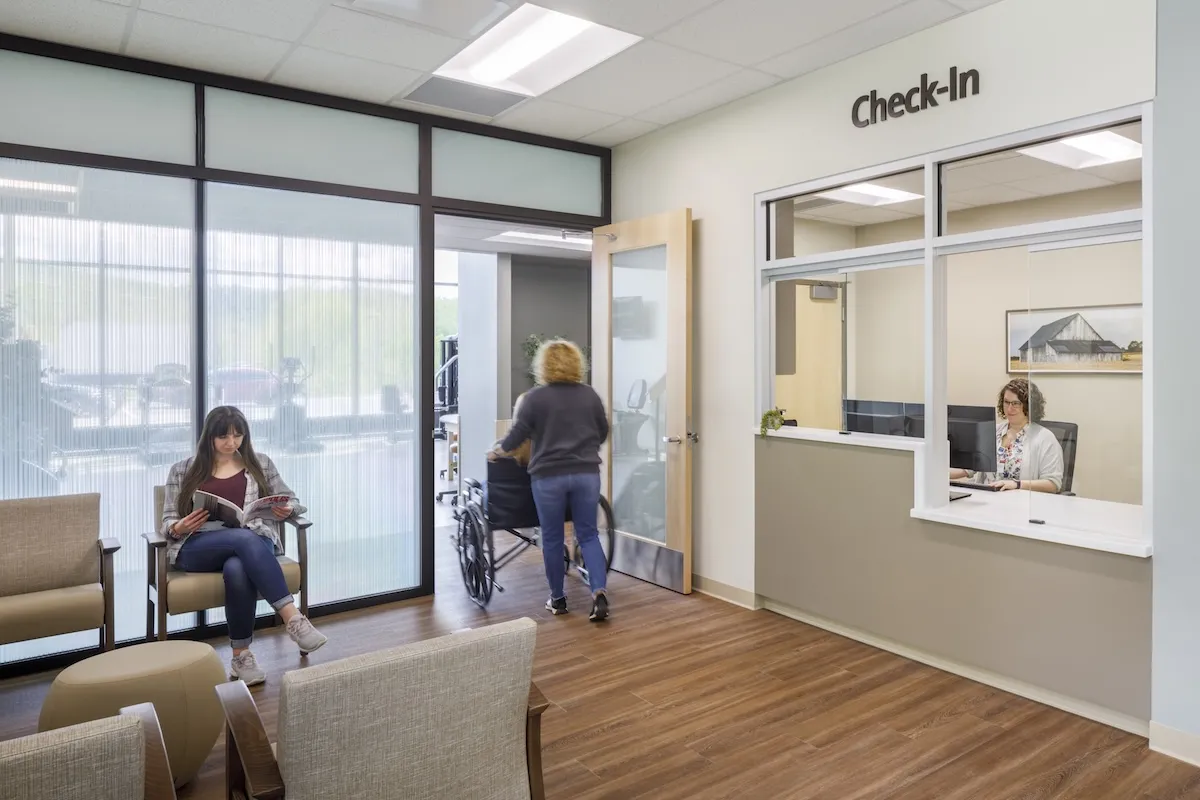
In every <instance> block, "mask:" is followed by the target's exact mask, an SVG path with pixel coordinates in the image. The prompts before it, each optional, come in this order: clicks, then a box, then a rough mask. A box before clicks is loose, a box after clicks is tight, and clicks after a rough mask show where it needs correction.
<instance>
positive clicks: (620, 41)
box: [434, 3, 641, 97]
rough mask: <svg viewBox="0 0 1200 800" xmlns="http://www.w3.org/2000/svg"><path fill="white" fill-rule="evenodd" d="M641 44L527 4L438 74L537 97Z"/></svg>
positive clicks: (625, 35) (627, 35) (628, 36)
mask: <svg viewBox="0 0 1200 800" xmlns="http://www.w3.org/2000/svg"><path fill="white" fill-rule="evenodd" d="M639 41H641V37H639V36H634V35H633V34H631V33H625V32H624V31H618V30H615V29H613V28H608V27H605V26H603V25H597V24H595V23H593V22H588V21H587V20H585V19H580V18H579V17H573V16H570V15H569V14H563V13H560V12H558V11H551V10H550V9H547V8H542V7H541V6H535V5H530V4H528V3H527V4H525V5H523V6H521V7H520V8H518V9H517V10H516V11H514V12H513V13H511V14H509V15H508V16H507V17H505V18H504V19H503V20H501V21H500V22H499V23H497V24H496V26H495V27H493V28H492V29H491V30H489V31H488V32H487V33H485V34H483V36H480V37H479V38H478V39H476V40H475V41H473V42H472V43H471V44H469V45H468V46H467V47H466V49H464V50H463V51H462V52H461V53H459V54H458V55H456V56H455V57H454V58H452V59H450V60H449V61H447V62H446V63H445V64H443V65H442V66H441V67H440V68H439V69H438V70H437V71H436V72H434V74H435V75H439V76H441V77H443V78H451V79H453V80H457V81H464V82H466V83H473V84H475V85H477V86H486V87H488V88H491V89H499V90H502V91H506V92H516V93H518V94H523V95H527V96H530V97H536V96H537V95H540V94H542V93H544V92H546V91H549V90H550V89H553V88H554V87H555V86H558V85H559V84H561V83H565V82H566V81H568V80H570V79H571V78H574V77H575V76H576V75H579V74H580V73H582V72H585V71H587V70H589V69H591V68H592V67H594V66H596V65H597V64H599V63H601V62H603V61H606V60H608V59H609V58H612V57H613V56H615V55H616V54H617V53H619V52H621V51H622V50H625V49H626V48H628V47H630V46H631V45H634V44H636V43H637V42H639Z"/></svg>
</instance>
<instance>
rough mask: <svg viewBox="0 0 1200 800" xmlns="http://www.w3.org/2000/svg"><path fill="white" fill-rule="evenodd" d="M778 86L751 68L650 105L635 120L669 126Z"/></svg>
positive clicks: (774, 80) (766, 76) (764, 74)
mask: <svg viewBox="0 0 1200 800" xmlns="http://www.w3.org/2000/svg"><path fill="white" fill-rule="evenodd" d="M776 83H779V78H776V77H775V76H774V75H767V74H766V73H764V72H758V71H756V70H752V69H744V70H741V71H740V72H735V73H734V74H732V75H730V76H729V77H727V78H722V79H721V80H719V81H717V82H716V83H711V84H709V85H708V86H704V87H702V88H700V89H696V90H695V91H692V92H688V93H687V94H685V95H683V96H682V97H677V98H675V99H674V100H668V101H667V102H665V103H662V104H661V105H657V106H654V107H653V108H649V109H647V110H645V111H643V112H642V113H641V114H639V115H638V118H639V119H644V120H647V121H648V122H655V123H658V124H659V125H670V124H671V123H672V122H676V121H678V120H681V119H686V118H687V117H692V116H695V115H696V114H699V113H702V112H704V111H708V110H709V109H711V108H716V107H717V106H723V105H725V104H726V103H730V102H733V101H734V100H737V99H739V98H741V97H746V96H747V95H751V94H754V93H755V92H760V91H762V90H763V89H766V88H767V87H769V86H773V85H775V84H776Z"/></svg>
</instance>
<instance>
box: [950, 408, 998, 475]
mask: <svg viewBox="0 0 1200 800" xmlns="http://www.w3.org/2000/svg"><path fill="white" fill-rule="evenodd" d="M984 412H987V413H986V414H985V413H984ZM985 416H986V419H985V418H984V417H985ZM946 433H947V435H948V436H949V438H950V468H951V469H969V470H972V471H974V472H995V471H996V409H994V408H987V407H985V406H950V408H949V413H948V415H947V419H946Z"/></svg>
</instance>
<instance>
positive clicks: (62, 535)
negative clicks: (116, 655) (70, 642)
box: [0, 494, 121, 650]
mask: <svg viewBox="0 0 1200 800" xmlns="http://www.w3.org/2000/svg"><path fill="white" fill-rule="evenodd" d="M0 525H3V531H4V535H3V537H0V540H2V541H0V544H2V545H3V547H4V552H3V556H2V557H0V644H10V643H12V642H23V641H26V640H28V639H40V638H42V637H44V636H57V635H59V634H62V633H75V632H76V631H86V630H91V629H92V628H96V629H98V630H99V632H100V637H99V638H100V647H101V648H103V649H104V650H112V649H113V646H114V644H115V639H116V636H115V632H114V629H113V616H114V613H113V553H115V552H117V550H119V549H120V548H121V545H120V544H119V543H118V542H117V540H116V539H101V538H100V495H98V494H76V495H66V496H62V497H34V498H29V499H25V500H2V501H0Z"/></svg>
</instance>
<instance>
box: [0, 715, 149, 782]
mask: <svg viewBox="0 0 1200 800" xmlns="http://www.w3.org/2000/svg"><path fill="white" fill-rule="evenodd" d="M145 762H146V754H145V734H144V733H143V729H142V723H141V721H140V720H138V719H137V718H136V717H129V716H120V717H108V718H106V719H101V720H97V721H95V722H85V723H83V724H82V725H73V726H71V727H69V728H61V729H59V730H56V731H49V732H47V733H37V734H34V735H33V736H26V737H24V738H21V739H13V740H10V741H7V742H0V797H3V798H10V797H11V798H18V797H19V798H21V800H142V798H143V797H145Z"/></svg>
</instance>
